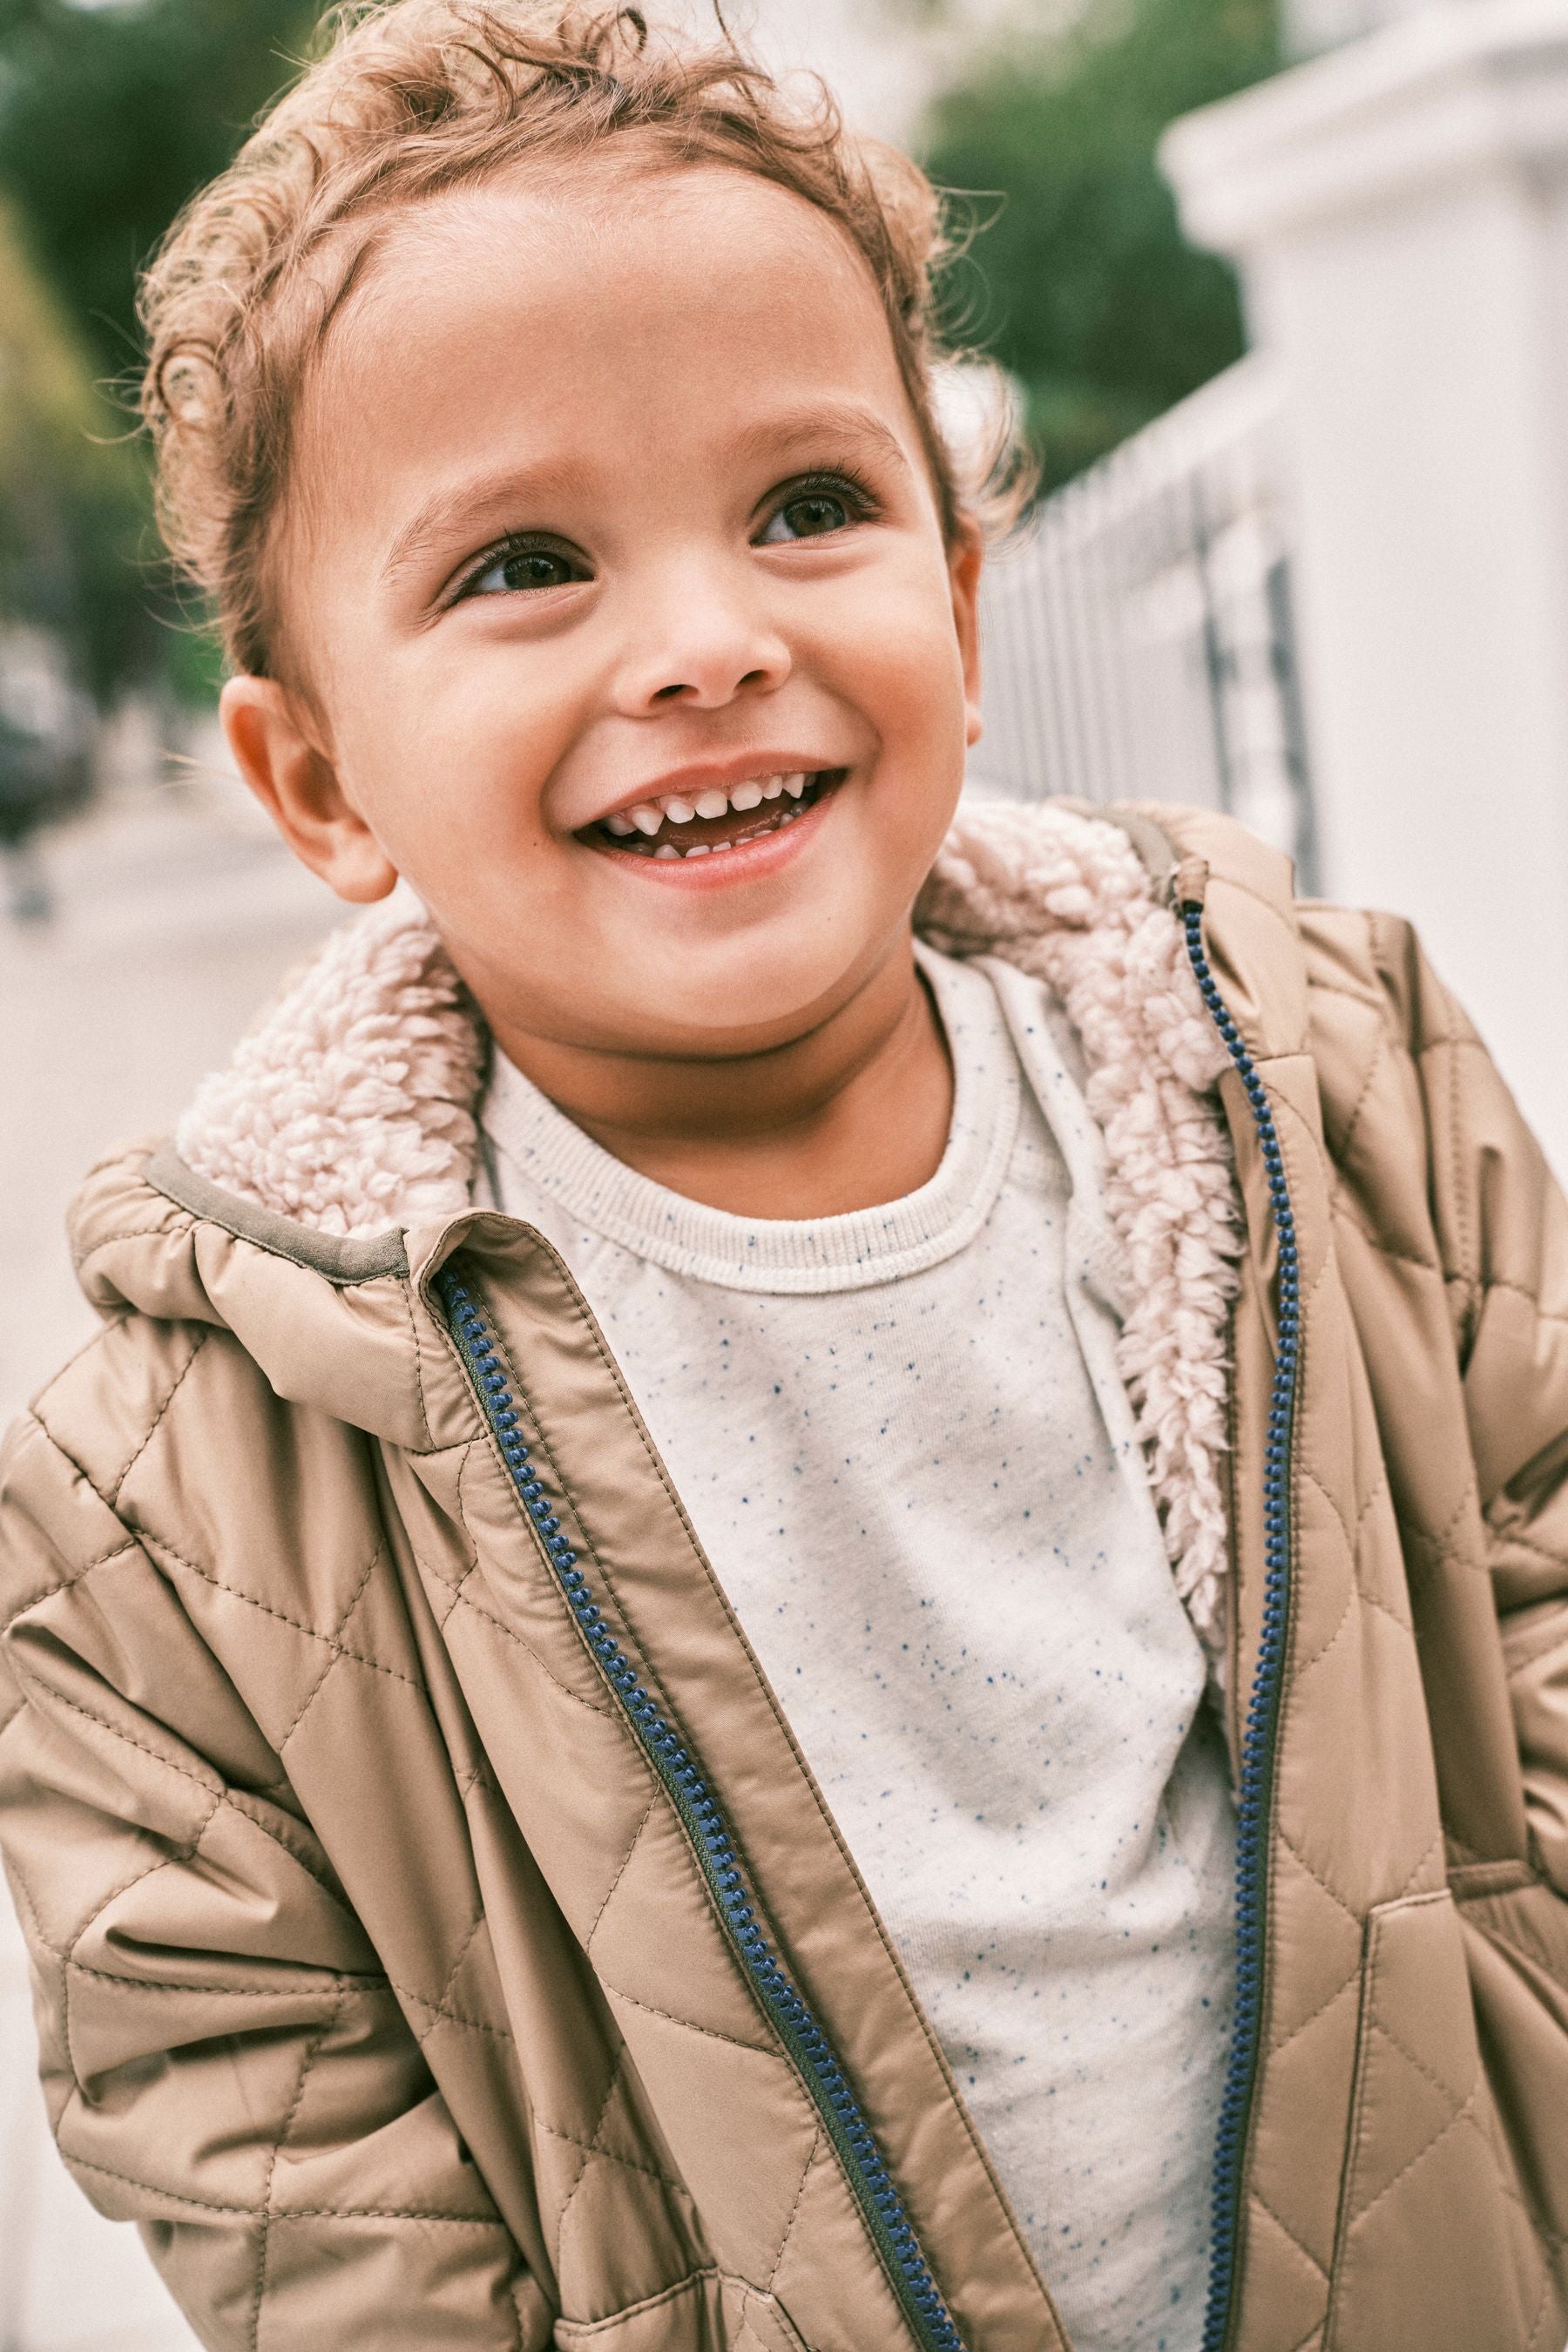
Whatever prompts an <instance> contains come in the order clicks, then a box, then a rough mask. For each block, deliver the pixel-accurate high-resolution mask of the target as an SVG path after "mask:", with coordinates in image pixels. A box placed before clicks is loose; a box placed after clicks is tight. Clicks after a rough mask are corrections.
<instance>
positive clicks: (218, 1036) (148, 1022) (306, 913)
mask: <svg viewBox="0 0 1568 2352" xmlns="http://www.w3.org/2000/svg"><path fill="white" fill-rule="evenodd" d="M42 865H43V868H44V872H45V876H46V877H47V883H48V885H49V887H50V889H51V891H52V893H53V896H54V899H55V913H54V916H53V918H52V919H50V920H48V921H46V922H33V923H26V924H24V923H17V922H15V921H11V920H8V919H6V918H5V915H4V914H3V913H0V1102H3V1103H4V1104H5V1106H6V1114H5V1118H3V1119H0V1423H5V1422H9V1421H10V1419H11V1417H12V1416H13V1414H14V1413H16V1412H17V1411H18V1410H19V1408H20V1407H21V1406H22V1405H23V1404H24V1403H25V1402H26V1399H27V1397H28V1396H29V1395H30V1394H31V1393H32V1391H34V1390H35V1389H36V1388H37V1387H38V1386H39V1384H40V1383H41V1382H42V1381H44V1380H46V1379H47V1377H48V1375H49V1373H50V1372H51V1371H53V1370H55V1369H56V1368H57V1367H58V1365H59V1364H60V1363H61V1362H62V1361H63V1360H64V1359H65V1358H66V1357H67V1356H68V1354H69V1353H70V1352H71V1350H72V1349H75V1348H77V1347H79V1346H80V1344H81V1343H82V1342H83V1341H84V1340H85V1339H88V1338H89V1337H90V1336H91V1333H92V1331H93V1329H94V1328H95V1325H96V1318H95V1317H94V1316H93V1314H92V1313H91V1310H90V1309H89V1307H88V1306H87V1304H86V1302H85V1300H84V1299H83V1298H82V1297H81V1294H80V1292H79V1290H78V1289H77V1286H76V1283H75V1280H74V1278H73V1276H72V1274H71V1270H70V1261H69V1257H68V1254H67V1249H66V1241H65V1233H64V1227H63V1218H64V1213H65V1207H66V1203H67V1202H68V1199H69V1197H70V1195H71V1193H72V1192H74V1190H75V1188H76V1186H77V1185H78V1183H79V1181H80V1180H81V1178H82V1176H83V1175H84V1173H85V1172H86V1171H87V1169H88V1168H89V1166H90V1165H91V1163H92V1161H93V1160H95V1159H96V1158H98V1157H99V1156H100V1154H101V1153H102V1152H103V1151H104V1150H107V1149H108V1148H109V1147H110V1145H112V1144H114V1143H115V1142H117V1141H120V1140H121V1139H130V1138H132V1137H135V1136H138V1135H147V1134H153V1133H156V1132H160V1131H162V1130H164V1129H168V1128H169V1127H170V1126H172V1124H173V1122H174V1119H175V1118H176V1117H177V1116H178V1114H179V1111H180V1110H181V1108H182V1107H183V1106H184V1102H185V1100H186V1099H187V1097H189V1095H190V1093H191V1090H192V1088H193V1087H194V1086H195V1082H196V1081H197V1079H198V1078H200V1077H201V1076H203V1075H204V1073H205V1071H207V1070H209V1069H211V1068H212V1067H213V1066H215V1064H216V1063H218V1062H220V1061H221V1060H223V1059H224V1058H225V1057H226V1055H227V1052H228V1050H229V1048H230V1046H231V1045H233V1043H234V1041H235V1039H236V1038H237V1036H238V1035H239V1034H240V1033H241V1032H242V1031H243V1030H244V1029H245V1027H246V1026H247V1024H248V1023H249V1022H250V1020H251V1018H252V1016H253V1015H254V1014H255V1013H256V1012H257V1011H258V1009H259V1007H260V1006H261V1005H262V1003H264V1002H265V1001H266V999H267V998H268V996H269V995H270V994H271V993H272V992H273V990H274V989H275V987H276V985H277V983H278V981H279V978H280V977H281V976H282V974H283V973H284V972H285V971H287V970H288V968H289V966H290V965H291V964H292V963H294V962H295V961H297V960H298V959H299V958H300V956H302V955H303V954H305V953H306V952H308V950H310V947H311V945H312V943H313V942H314V941H315V940H317V939H319V938H320V937H321V933H322V932H323V931H324V930H326V929H329V928H330V927H331V924H332V923H333V922H334V921H335V920H336V919H338V917H339V915H340V914H341V912H342V909H341V908H339V907H338V904H337V901H336V900H335V899H333V898H331V897H330V895H329V894H328V893H327V891H326V890H325V889H324V888H323V887H321V884H319V883H318V882H315V881H314V880H312V879H311V877H310V876H309V875H307V874H306V873H305V872H304V871H303V870H302V869H301V868H300V867H299V866H296V865H295V864H294V863H293V861H292V859H290V858H289V856H288V855H287V853H286V852H285V851H284V850H283V849H282V847H281V846H280V845H279V843H278V842H277V840H276V838H275V836H274V835H273V834H272V832H271V830H270V828H269V827H268V825H267V824H266V823H265V820H264V819H263V818H262V817H261V815H260V813H259V812H258V811H257V810H256V809H255V807H254V804H253V803H251V802H250V800H249V799H248V796H247V794H246V793H244V792H243V790H242V788H241V787H240V786H239V784H238V783H237V782H235V781H233V780H232V779H231V778H228V777H226V776H225V775H223V774H222V773H221V772H219V771H218V769H217V768H216V763H215V767H214V772H213V773H212V774H211V775H210V777H209V776H207V775H206V774H205V772H203V773H202V774H200V775H199V776H198V777H197V778H196V779H195V780H194V781H193V782H190V783H187V784H182V785H180V786H178V787H167V788H157V787H151V786H143V787H141V788H139V789H131V790H127V791H126V792H124V793H121V794H120V795H117V796H115V797H113V798H111V799H110V800H109V801H107V802H106V803H102V804H100V807H99V808H98V809H96V810H95V811H94V812H93V813H92V814H91V815H89V817H87V818H86V819H84V820H83V821H82V822H81V823H80V824H77V825H74V826H72V827H70V828H69V829H68V830H66V831H62V832H60V833H59V834H57V835H52V836H50V837H48V838H47V840H46V841H45V843H44V845H43V851H42ZM194 2345H195V2338H194V2337H193V2336H191V2334H190V2333H189V2331H188V2329H187V2328H186V2327H185V2326H184V2322H183V2321H182V2320H181V2319H180V2317H179V2315H178V2314H177V2313H176V2311H175V2310H174V2305H173V2304H172V2303H171V2302H170V2301H169V2298H168V2296H167V2295H166V2294H165V2293H164V2291H163V2287H162V2286H161V2285H160V2284H159V2283H158V2281H157V2279H156V2277H155V2276H154V2274H153V2269H152V2266H151V2264H150V2263H148V2261H147V2259H146V2257H145V2255H144V2254H143V2253H142V2248H141V2245H140V2242H139V2241H138V2240H137V2238H136V2236H135V2234H134V2232H133V2231H132V2230H131V2229H130V2228H128V2227H125V2226H117V2225H115V2224H112V2223H110V2222H108V2221H102V2220H100V2217H99V2216H98V2215H97V2214H96V2213H95V2212H94V2211H93V2210H92V2209H91V2207H90V2206H89V2204H88V2202H87V2200H86V2199H85V2198H84V2197H83V2196H82V2194H81V2192H80V2191H79V2189H77V2188H76V2187H75V2186H74V2185H73V2184H72V2183H71V2182H70V2181H69V2180H68V2178H67V2176H66V2174H65V2172H64V2170H63V2168H62V2167H61V2166H60V2164H59V2161H58V2158H57V2157H56V2155H55V2152H54V2149H53V2147H52V2144H51V2143H50V2140H49V2136H48V2131H47V2125H46V2122H45V2117H44V2108H43V2101H42V2098H41V2096H40V2094H39V2091H38V2086H37V2072H36V2065H35V2056H34V2043H33V2028H32V2018H31V2013H30V2009H29V2004H28V1999H27V1990H26V1966H25V1962H24V1958H23V1954H22V1948H21V1940H20V1937H19V1935H18V1933H17V1930H16V1924H15V1921H14V1919H13V1918H12V1916H11V1912H10V1907H9V1905H8V1903H7V1902H6V1900H5V1896H4V1895H3V1894H0V2352H191V2347H194Z"/></svg>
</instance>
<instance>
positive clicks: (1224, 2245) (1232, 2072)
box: [1182, 899, 1301, 2352]
mask: <svg viewBox="0 0 1568 2352" xmlns="http://www.w3.org/2000/svg"><path fill="white" fill-rule="evenodd" d="M1182 921H1183V924H1184V928H1185V930H1186V940H1187V954H1188V956H1189V957H1190V959H1191V961H1192V967H1193V970H1194V973H1195V974H1196V975H1197V982H1198V987H1199V989H1200V990H1201V992H1202V994H1203V1000H1204V1003H1205V1006H1206V1007H1207V1009H1208V1012H1209V1014H1210V1017H1211V1019H1212V1020H1213V1022H1214V1024H1215V1027H1216V1028H1217V1029H1218V1031H1219V1034H1220V1035H1221V1036H1222V1037H1223V1038H1224V1040H1225V1042H1226V1048H1227V1050H1228V1052H1229V1054H1230V1058H1231V1060H1232V1062H1233V1063H1234V1064H1235V1066H1236V1068H1237V1072H1238V1073H1239V1075H1240V1077H1241V1081H1242V1084H1243V1086H1244V1087H1246V1089H1247V1103H1248V1106H1249V1107H1250V1108H1251V1111H1252V1117H1253V1121H1254V1124H1255V1125H1256V1127H1257V1129H1258V1140H1259V1142H1260V1143H1261V1144H1262V1147H1263V1165H1264V1168H1265V1170H1266V1171H1267V1174H1268V1197H1269V1201H1270V1202H1271V1204H1272V1207H1273V1211H1274V1231H1275V1234H1276V1237H1277V1239H1278V1242H1279V1316H1278V1322H1279V1350H1278V1353H1277V1355H1276V1357H1275V1360H1274V1385H1273V1390H1272V1393H1271V1394H1270V1397H1269V1401H1268V1445H1267V1448H1266V1451H1265V1455H1264V1475H1263V1528H1264V1555H1263V1556H1264V1569H1263V1638H1262V1643H1261V1646H1260V1648H1259V1650H1258V1670H1257V1673H1256V1674H1255V1675H1254V1676H1253V1683H1252V1697H1251V1701H1250V1703H1249V1705H1248V1707H1247V1722H1246V1725H1245V1727H1244V1729H1243V1732H1242V1740H1241V1765H1240V1774H1239V1779H1238V1784H1237V1808H1236V1811H1237V1821H1236V2021H1235V2025H1234V2028H1233V2031H1232V2034H1231V2044H1230V2055H1229V2059H1228V2062H1227V2064H1226V2081H1225V2094H1224V2096H1223V2098H1222V2100H1221V2102H1220V2116H1219V2131H1218V2135H1217V2137H1216V2141H1215V2166H1214V2189H1213V2201H1212V2208H1211V2210H1212V2231H1213V2234H1212V2238H1211V2241H1210V2253H1209V2290H1208V2305H1207V2309H1206V2312H1205V2319H1204V2335H1203V2352H1224V2347H1225V2344H1226V2337H1227V2336H1228V2334H1229V2330H1230V2322H1231V2311H1232V2305H1233V2304H1234V2302H1235V2299H1236V2274H1237V2250H1238V2243H1239V2235H1240V2221H1241V2169H1242V2159H1243V2158H1244V2156H1245V2154H1246V2147H1247V2122H1248V2119H1249V2117H1250V2116H1251V2113H1252V2095H1253V2090H1254V2086H1255V2084H1256V2083H1257V2080H1258V2048H1259V2040H1260V2034H1261V2029H1262V2022H1263V1958H1264V1927H1265V1922H1266V1919H1267V1915H1268V1821H1269V1807H1270V1801H1271V1799H1272V1796H1273V1788H1274V1746H1275V1734H1276V1731H1277V1728H1278V1725H1279V1690H1280V1685H1281V1683H1282V1681H1283V1679H1284V1672H1285V1638H1286V1632H1287V1625H1288V1620H1289V1606H1290V1491H1289V1486H1290V1434H1291V1430H1292V1427H1293V1424H1294V1422H1295V1415H1296V1391H1297V1382H1298V1376H1299V1373H1300V1350H1301V1295H1300V1262H1299V1260H1298V1257H1297V1251H1296V1218H1295V1213H1294V1212H1293V1210H1292V1209H1291V1206H1290V1192H1289V1186H1288V1184H1287V1183H1286V1181H1285V1155H1284V1153H1283V1152H1282V1151H1281V1150H1280V1149H1279V1129H1277V1127H1276V1126H1275V1124H1274V1114H1273V1112H1272V1111H1271V1110H1270V1109H1269V1108H1268V1097H1267V1095H1266V1094H1265V1092H1264V1088H1263V1081H1262V1079H1261V1078H1260V1077H1259V1076H1258V1072H1257V1069H1256V1067H1255V1066H1254V1065H1253V1061H1252V1057H1251V1055H1249V1054H1248V1053H1247V1048H1246V1046H1245V1045H1243V1043H1242V1038H1241V1032H1240V1031H1239V1030H1238V1029H1237V1025H1236V1024H1235V1022H1234V1021H1233V1020H1232V1019H1231V1017H1230V1013H1229V1012H1228V1010H1227V1009H1226V1003H1225V1000H1224V998H1223V997H1222V996H1221V994H1220V992H1219V990H1218V989H1217V988H1216V986H1215V980H1214V975H1213V973H1212V972H1211V971H1210V970H1209V966H1208V960H1207V958H1206V957H1205V954H1204V939H1203V908H1202V907H1201V906H1199V905H1197V904H1196V903H1195V901H1194V900H1191V899H1189V900H1186V901H1184V904H1183V907H1182Z"/></svg>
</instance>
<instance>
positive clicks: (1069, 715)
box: [973, 357, 1317, 891]
mask: <svg viewBox="0 0 1568 2352" xmlns="http://www.w3.org/2000/svg"><path fill="white" fill-rule="evenodd" d="M1281 437H1282V436H1281V432H1280V398H1279V389H1278V385H1277V383H1276V379H1275V378H1274V376H1273V374H1272V373H1271V372H1270V370H1269V369H1268V365H1267V363H1266V362H1264V361H1262V360H1261V359H1259V358H1257V357H1253V358H1249V359H1246V360H1243V361H1242V362H1239V364H1238V365H1237V366H1236V367H1234V368H1231V369H1228V370H1227V371H1226V373H1225V374H1224V375H1221V376H1218V377H1216V378H1215V381H1214V382H1213V383H1209V384H1205V386H1204V388H1203V389H1202V390H1201V391H1200V392H1197V393H1194V394H1193V395H1192V396H1191V397H1190V398H1189V399H1187V400H1184V401H1183V402H1182V403H1181V404H1179V405H1178V406H1177V407H1175V408H1173V409H1172V410H1170V411H1169V412H1168V413H1167V414H1166V415H1163V416H1162V417H1159V418H1157V419H1156V421H1155V422H1154V423H1153V424H1152V425H1148V426H1146V427H1145V429H1144V430H1143V431H1142V432H1141V433H1139V434H1136V435H1135V436H1133V437H1132V438H1131V440H1130V441H1127V442H1125V443H1123V445H1122V446H1121V448H1119V449H1117V450H1115V451H1113V452H1112V453H1111V455H1110V457H1106V458H1104V459H1102V460H1101V462H1100V464H1099V465H1097V466H1094V467H1090V469H1089V471H1088V472H1087V473H1085V474H1083V475H1081V476H1080V477H1079V478H1078V480H1076V481H1074V482H1069V483H1068V485H1067V486H1066V488H1063V489H1061V490H1058V491H1057V492H1055V493H1054V494H1053V495H1052V496H1051V497H1050V498H1048V499H1045V500H1044V501H1043V502H1042V504H1041V505H1040V507H1039V508H1038V509H1037V512H1036V514H1035V516H1034V518H1033V520H1032V521H1031V522H1030V523H1029V524H1028V525H1027V526H1026V529H1025V530H1024V531H1023V532H1022V533H1021V534H1020V536H1019V537H1018V539H1017V540H1016V541H1014V542H1013V544H1012V545H1010V546H1009V547H1007V548H1005V550H1003V551H1001V552H999V553H998V554H997V555H996V556H995V557H994V558H993V560H992V562H991V565H990V567H989V570H988V572H987V576H986V582H985V586H984V594H983V602H982V614H981V629H982V643H983V647H984V658H985V684H984V711H985V734H984V740H983V741H982V742H981V744H980V746H979V748H978V750H977V751H976V752H975V754H974V758H973V782H974V785H975V788H976V789H977V790H979V791H980V792H983V793H984V792H986V791H992V792H1003V793H1012V794H1015V795H1016V794H1022V795H1024V796H1025V797H1027V798H1031V799H1032V798H1037V797H1042V796H1044V795H1046V794H1047V793H1069V794H1074V795H1077V796H1078V797H1079V798H1080V799H1088V800H1094V801H1110V800H1127V799H1141V800H1170V801H1186V802H1192V803H1198V804H1199V805H1201V806H1204V807H1210V808H1216V809H1223V810H1225V811H1226V812H1228V813H1230V814H1234V815H1236V816H1237V817H1239V818H1240V819H1241V820H1242V822H1243V823H1244V824H1248V825H1250V826H1251V828H1252V829H1253V831H1255V832H1256V833H1258V834H1260V835H1262V836H1263V837H1264V838H1265V839H1266V840H1268V841H1269V842H1271V843H1273V844H1274V845H1276V846H1277V847H1279V848H1280V849H1283V850H1285V851H1286V852H1287V853H1288V854H1289V856H1292V857H1294V859H1295V861H1296V866H1297V873H1298V877H1299V882H1300V887H1301V888H1302V889H1303V890H1305V891H1311V890H1313V889H1315V888H1316V887H1317V857H1316V846H1315V842H1314V836H1313V824H1312V795H1311V779H1310V769H1309V764H1308V757H1307V744H1306V732H1305V727H1304V724H1303V719H1302V707H1301V692H1300V671H1299V666H1298V660H1297V649H1296V633H1295V627H1294V623H1293V619H1292V614H1291V601H1290V551H1289V521H1288V512H1287V506H1286V499H1285V493H1284V479H1285V470H1284V465H1283V460H1282V456H1281Z"/></svg>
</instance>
